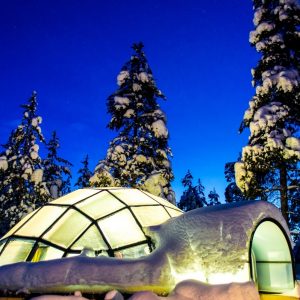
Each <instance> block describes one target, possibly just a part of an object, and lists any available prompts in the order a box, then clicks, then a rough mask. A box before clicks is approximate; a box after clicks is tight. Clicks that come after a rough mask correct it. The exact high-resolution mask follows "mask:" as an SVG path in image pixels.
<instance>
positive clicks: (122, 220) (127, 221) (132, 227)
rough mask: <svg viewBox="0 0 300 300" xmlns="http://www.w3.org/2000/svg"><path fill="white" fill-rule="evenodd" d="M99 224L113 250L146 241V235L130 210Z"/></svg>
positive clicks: (125, 210)
mask: <svg viewBox="0 0 300 300" xmlns="http://www.w3.org/2000/svg"><path fill="white" fill-rule="evenodd" d="M98 224H99V226H100V228H101V229H102V231H103V233H104V235H105V238H106V239H107V241H108V243H109V244H110V245H111V247H112V248H118V247H122V246H125V245H128V244H132V243H136V242H140V241H143V240H145V236H144V233H143V232H142V230H141V229H140V227H139V226H138V224H137V223H136V221H135V219H134V218H133V216H132V214H131V213H130V211H129V210H128V209H123V210H121V211H120V212H118V213H116V214H114V215H111V216H109V217H107V218H105V219H102V220H100V221H98Z"/></svg>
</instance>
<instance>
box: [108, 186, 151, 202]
mask: <svg viewBox="0 0 300 300" xmlns="http://www.w3.org/2000/svg"><path fill="white" fill-rule="evenodd" d="M111 193H112V194H114V195H115V196H116V197H118V198H119V199H120V200H122V201H124V202H125V203H126V204H127V205H151V204H154V205H155V204H157V202H156V201H154V200H153V199H151V198H150V197H148V196H147V195H145V194H144V193H142V192H141V191H139V190H136V189H122V190H111Z"/></svg>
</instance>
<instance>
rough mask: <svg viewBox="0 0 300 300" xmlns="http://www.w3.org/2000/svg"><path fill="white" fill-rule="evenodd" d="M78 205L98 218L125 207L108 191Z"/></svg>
mask: <svg viewBox="0 0 300 300" xmlns="http://www.w3.org/2000/svg"><path fill="white" fill-rule="evenodd" d="M76 207H77V208H79V209H80V210H81V211H83V212H84V213H86V214H87V215H89V216H90V217H92V218H94V219H95V220H96V219H99V218H101V217H104V216H106V215H108V214H111V213H113V212H114V211H116V210H119V209H121V208H123V207H125V205H124V204H123V203H122V202H120V201H119V200H117V199H116V198H115V197H114V196H112V195H111V194H110V193H108V192H107V191H103V192H101V193H99V194H97V195H95V196H92V197H90V198H88V199H86V200H84V201H82V202H80V203H78V204H76Z"/></svg>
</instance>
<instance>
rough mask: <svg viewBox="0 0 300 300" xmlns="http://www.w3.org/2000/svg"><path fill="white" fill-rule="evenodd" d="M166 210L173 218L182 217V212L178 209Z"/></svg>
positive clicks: (167, 208)
mask: <svg viewBox="0 0 300 300" xmlns="http://www.w3.org/2000/svg"><path fill="white" fill-rule="evenodd" d="M166 210H167V211H168V212H169V214H170V215H171V217H172V218H174V217H178V216H180V215H182V212H181V211H180V210H177V209H173V208H169V207H166Z"/></svg>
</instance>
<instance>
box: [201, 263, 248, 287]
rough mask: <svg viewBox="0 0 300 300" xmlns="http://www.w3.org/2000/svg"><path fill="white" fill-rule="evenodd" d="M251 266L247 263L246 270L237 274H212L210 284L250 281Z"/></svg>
mask: <svg viewBox="0 0 300 300" xmlns="http://www.w3.org/2000/svg"><path fill="white" fill-rule="evenodd" d="M250 280H251V279H250V272H249V264H248V263H245V265H244V268H243V269H241V270H239V271H238V272H236V273H230V272H225V273H212V274H209V275H208V281H207V282H208V283H209V284H224V283H231V282H247V281H250Z"/></svg>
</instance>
